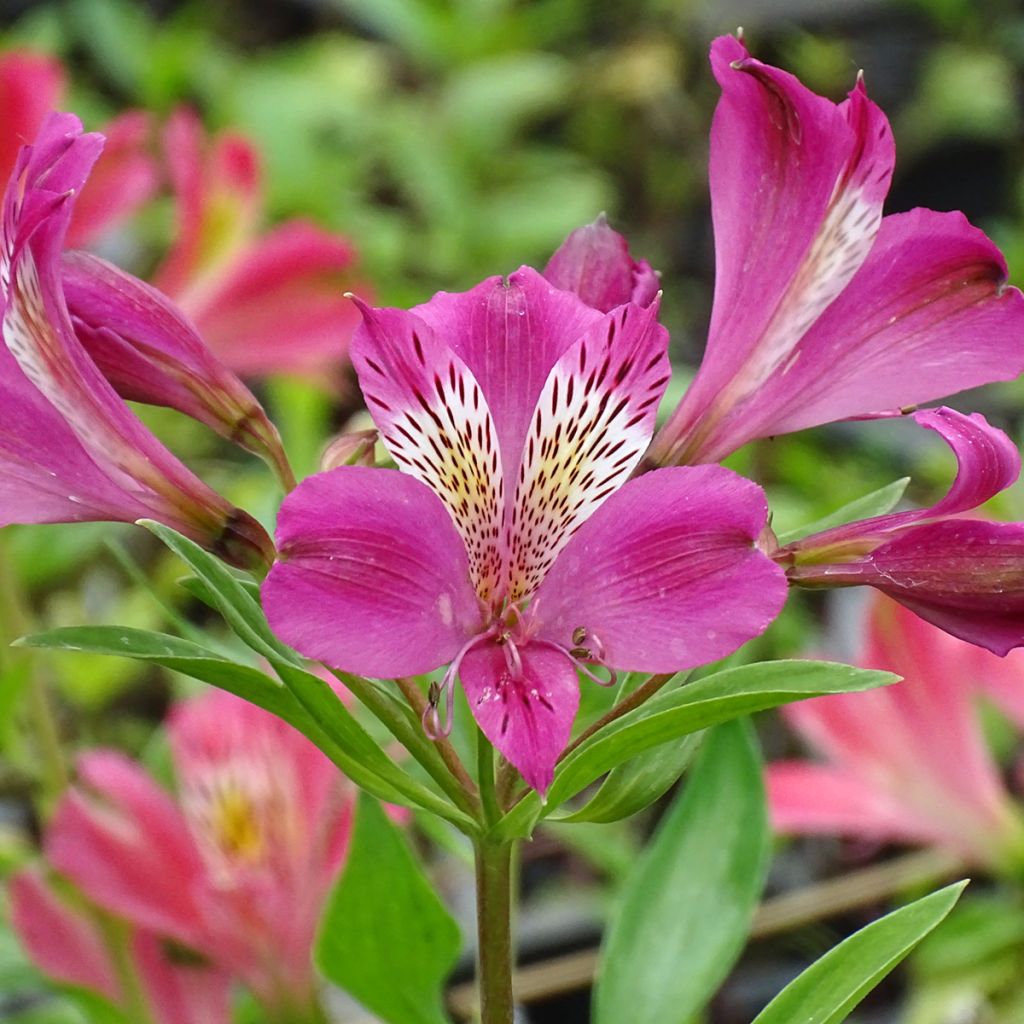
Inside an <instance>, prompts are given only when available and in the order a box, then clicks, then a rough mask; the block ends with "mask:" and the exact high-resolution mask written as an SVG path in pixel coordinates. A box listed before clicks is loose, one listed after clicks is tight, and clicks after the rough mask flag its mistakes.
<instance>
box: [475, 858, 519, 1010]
mask: <svg viewBox="0 0 1024 1024" xmlns="http://www.w3.org/2000/svg"><path fill="white" fill-rule="evenodd" d="M476 920H477V990H478V992H479V995H480V1024H512V1020H513V1001H512V966H513V956H512V843H489V842H487V841H485V840H481V841H479V842H478V843H477V844H476Z"/></svg>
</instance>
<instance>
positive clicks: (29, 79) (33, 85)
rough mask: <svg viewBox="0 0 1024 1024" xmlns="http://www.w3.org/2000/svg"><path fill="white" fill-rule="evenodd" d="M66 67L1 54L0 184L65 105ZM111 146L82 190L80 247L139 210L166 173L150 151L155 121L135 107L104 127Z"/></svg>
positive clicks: (72, 232)
mask: <svg viewBox="0 0 1024 1024" xmlns="http://www.w3.org/2000/svg"><path fill="white" fill-rule="evenodd" d="M64 84H65V83H64V71H63V69H62V68H61V66H60V63H59V62H58V61H56V60H55V59H54V58H52V57H48V56H45V55H43V54H39V53H31V52H28V51H23V50H18V51H13V52H11V53H6V54H3V55H2V56H0V125H2V128H0V183H3V184H5V183H6V182H7V180H8V178H10V176H11V173H12V171H13V170H14V164H15V161H16V160H17V157H18V150H19V149H20V148H21V147H22V146H23V145H25V144H27V143H30V142H32V140H33V139H34V138H35V137H36V135H38V134H39V130H40V128H42V125H43V121H44V120H45V118H46V115H47V114H49V113H50V112H51V111H52V110H54V109H56V108H57V107H58V106H59V105H60V100H61V97H62V95H63V93H64ZM103 133H104V135H105V136H106V137H107V146H106V149H105V150H104V153H103V156H102V157H101V158H100V159H99V161H98V162H97V165H96V169H95V171H94V172H93V174H92V176H91V177H90V179H89V182H88V183H87V184H86V185H85V187H84V188H83V190H82V194H81V196H80V197H79V198H78V202H77V203H76V206H75V213H74V216H73V218H72V221H71V226H70V228H69V229H68V238H67V244H68V245H69V246H74V247H76V248H77V247H79V246H83V245H87V244H88V243H90V242H93V241H95V240H96V238H97V237H98V236H100V235H101V234H103V232H104V231H106V230H108V229H109V228H111V227H113V226H114V225H115V224H116V223H118V222H119V221H121V220H123V219H124V218H126V217H128V216H129V215H130V214H132V213H134V212H135V210H137V209H138V208H139V207H140V206H141V205H142V204H143V203H145V202H146V201H147V200H148V199H150V198H152V196H153V195H154V194H155V193H156V190H157V187H158V185H159V181H160V173H159V170H158V167H157V161H156V158H155V157H154V156H153V155H152V154H151V152H150V144H149V140H150V135H151V121H150V117H149V115H148V114H146V113H143V112H142V111H138V110H133V111H128V112H126V113H124V114H121V115H119V116H118V117H115V118H114V119H113V120H112V121H111V122H110V123H109V124H108V125H107V126H106V128H104V130H103Z"/></svg>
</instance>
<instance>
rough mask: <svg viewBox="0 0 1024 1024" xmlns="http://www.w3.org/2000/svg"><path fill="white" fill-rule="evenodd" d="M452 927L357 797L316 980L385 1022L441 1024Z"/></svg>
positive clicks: (405, 850) (453, 944) (383, 820)
mask: <svg viewBox="0 0 1024 1024" xmlns="http://www.w3.org/2000/svg"><path fill="white" fill-rule="evenodd" d="M460 947H461V939H460V936H459V929H458V926H457V925H456V923H455V922H454V921H453V920H452V918H451V916H450V915H449V914H448V911H447V910H445V908H444V905H443V904H442V903H441V901H440V899H439V898H438V896H437V894H436V893H435V891H434V889H433V887H432V886H431V884H430V881H429V880H428V879H427V877H426V875H425V874H424V873H423V869H422V868H421V867H420V865H419V864H418V863H417V862H416V859H415V858H414V857H413V854H412V852H411V850H410V849H409V846H408V844H407V842H406V840H405V838H404V837H403V836H402V835H401V833H400V832H399V831H398V829H397V828H396V827H395V826H394V825H393V824H392V823H391V822H390V821H389V820H388V817H387V815H386V814H385V813H384V812H383V811H382V810H381V808H380V807H379V806H378V805H377V803H376V802H375V801H373V800H372V799H370V798H369V797H367V796H362V797H360V800H359V807H358V810H357V812H356V827H355V834H354V836H353V838H352V848H351V850H350V851H349V855H348V862H347V865H346V867H345V871H344V873H343V874H342V876H341V879H340V880H339V882H338V884H337V885H336V887H335V889H334V892H333V893H332V895H331V897H330V900H329V901H328V904H327V909H326V911H325V912H324V916H323V918H322V919H321V922H320V934H319V936H318V938H317V942H316V947H315V953H314V955H315V958H316V962H317V966H318V967H319V968H320V970H321V972H322V973H323V974H324V976H325V977H326V978H327V979H328V980H329V981H332V982H334V984H336V985H339V986H340V987H341V988H343V989H345V991H346V992H348V993H349V994H350V995H352V996H354V997H355V998H356V999H358V1000H359V1002H360V1003H362V1004H363V1005H364V1006H365V1007H366V1008H367V1009H368V1010H369V1011H370V1012H371V1013H373V1014H374V1015H376V1016H377V1017H379V1018H380V1019H381V1020H382V1021H384V1022H385V1024H447V1021H448V1017H447V1015H446V1014H445V1012H444V1009H443V1007H442V1001H441V996H442V992H443V987H444V982H445V979H446V978H447V977H448V973H449V972H450V971H451V969H452V967H453V966H454V964H455V960H456V958H457V957H458V955H459V949H460Z"/></svg>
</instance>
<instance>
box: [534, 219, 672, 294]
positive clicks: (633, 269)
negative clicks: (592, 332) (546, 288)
mask: <svg viewBox="0 0 1024 1024" xmlns="http://www.w3.org/2000/svg"><path fill="white" fill-rule="evenodd" d="M544 277H545V278H546V279H547V280H548V281H550V282H551V283H552V284H553V285H555V287H556V288H561V289H563V290H564V291H567V292H574V293H575V294H576V295H578V296H579V297H580V298H581V299H582V300H583V301H584V302H585V303H586V304H587V305H588V306H592V307H593V308H594V309H598V310H600V311H601V312H602V313H607V312H609V311H610V310H612V309H614V308H615V307H616V306H621V305H622V304H623V303H626V302H635V303H637V305H640V306H647V305H650V303H651V302H653V301H654V297H655V296H656V295H657V294H658V289H659V287H660V281H659V280H658V275H657V274H656V273H655V272H654V271H653V270H652V269H651V265H650V264H649V263H648V262H647V261H646V260H639V261H638V260H634V259H633V257H632V256H630V254H629V245H628V243H627V242H626V239H625V238H623V237H622V235H620V234H619V233H618V232H617V231H615V230H613V229H612V228H610V227H609V226H608V221H607V220H606V219H605V217H604V214H601V216H600V217H598V218H597V220H595V221H594V223H593V224H587V225H586V226H585V227H582V228H577V229H576V230H575V231H574V232H572V234H571V235H569V237H568V238H567V239H566V240H565V241H564V242H563V243H562V244H561V245H560V246H559V247H558V250H557V251H556V252H555V254H554V255H553V256H552V257H551V259H550V260H549V261H548V265H547V266H546V267H545V268H544Z"/></svg>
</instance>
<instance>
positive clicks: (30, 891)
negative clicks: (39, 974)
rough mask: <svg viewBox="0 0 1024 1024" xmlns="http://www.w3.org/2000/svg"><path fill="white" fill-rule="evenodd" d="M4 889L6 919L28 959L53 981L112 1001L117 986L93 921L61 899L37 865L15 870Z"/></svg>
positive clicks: (115, 977) (118, 990)
mask: <svg viewBox="0 0 1024 1024" xmlns="http://www.w3.org/2000/svg"><path fill="white" fill-rule="evenodd" d="M8 892H9V894H10V901H11V907H10V909H11V924H12V925H13V926H14V930H15V932H16V933H17V936H18V939H19V940H20V941H21V944H22V945H23V946H24V947H25V951H26V952H27V953H28V955H29V956H30V957H31V958H32V962H33V963H34V964H35V965H36V966H37V967H39V969H40V970H42V971H43V972H45V973H46V974H47V975H48V976H49V977H51V978H53V979H54V980H55V981H60V982H63V983H65V984H67V985H76V986H80V987H81V988H87V989H90V990H91V991H93V992H98V993H99V994H100V995H102V996H104V997H105V998H107V999H109V1000H110V1001H111V1002H112V1003H117V1001H118V999H119V997H120V986H119V984H118V981H117V975H116V973H115V971H114V966H113V964H112V963H111V962H110V959H109V957H108V956H107V954H106V952H105V950H104V941H103V936H102V935H101V934H100V932H99V930H98V929H97V928H96V926H95V925H94V924H93V923H92V922H91V921H89V920H88V919H87V918H86V917H85V916H84V915H83V914H81V913H80V912H78V911H77V910H73V909H72V908H71V906H69V905H68V904H66V903H65V902H64V901H63V900H61V899H60V898H59V897H58V896H57V894H56V893H55V892H54V891H53V888H52V887H51V886H50V885H49V884H48V883H47V882H46V880H45V879H44V878H43V876H42V873H41V872H39V871H38V870H35V869H31V868H30V869H27V870H24V871H19V872H18V873H17V874H16V875H14V876H13V877H12V878H11V880H10V883H9V889H8Z"/></svg>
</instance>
